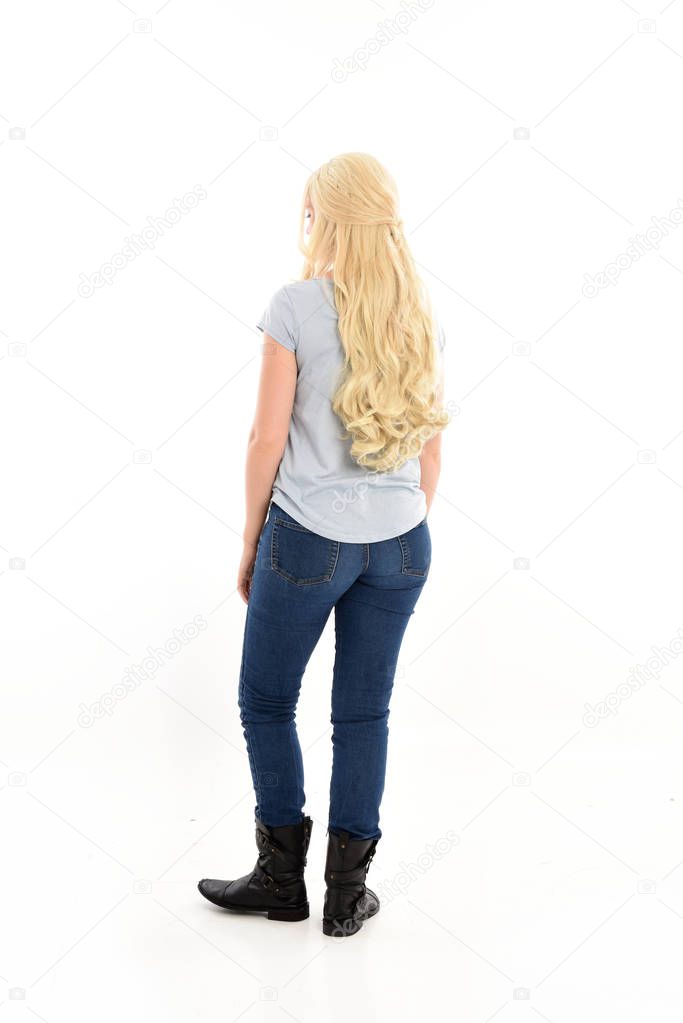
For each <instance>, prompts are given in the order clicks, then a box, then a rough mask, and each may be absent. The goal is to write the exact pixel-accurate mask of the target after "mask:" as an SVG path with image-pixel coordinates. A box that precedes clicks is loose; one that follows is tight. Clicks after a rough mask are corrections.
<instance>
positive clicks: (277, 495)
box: [272, 490, 427, 543]
mask: <svg viewBox="0 0 683 1023" xmlns="http://www.w3.org/2000/svg"><path fill="white" fill-rule="evenodd" d="M272 500H273V501H274V502H275V504H278V505H279V506H280V507H281V508H282V509H283V510H284V511H286V512H287V514H288V515H291V516H292V518H293V519H296V521H297V522H298V523H299V525H301V526H305V527H306V529H310V530H311V531H312V532H313V533H317V534H318V536H324V537H325V539H326V540H337V541H338V542H339V543H382V542H383V541H384V540H393V539H395V537H397V536H403V534H404V533H408V532H410V530H411V529H414V528H415V526H419V525H420V523H421V522H424V521H425V519H426V517H427V513H426V511H425V509H424V507H423V509H422V511H421V512H420V515H419V517H418V518H415V517H414V516H412V517H411V519H410V521H409V523H408V524H407V525H405V526H401V527H400V528H399V529H398V530H397V531H395V532H392V533H388V534H387V533H381V534H379V535H377V536H371V537H366V538H365V539H361V540H359V539H358V537H355V536H340V535H339V534H338V533H336V532H335V533H334V535H333V534H332V533H331V532H330V531H329V530H327V529H323V528H322V527H321V525H320V523H319V522H314V521H313V520H312V519H309V517H308V516H307V515H305V514H304V513H303V512H302V511H301V509H300V508H298V507H297V506H296V505H295V503H294V502H293V501H291V500H290V499H289V497H287V495H286V494H284V493H283V492H282V491H280V490H277V491H276V490H273V492H272Z"/></svg>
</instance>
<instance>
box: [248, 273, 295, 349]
mask: <svg viewBox="0 0 683 1023" xmlns="http://www.w3.org/2000/svg"><path fill="white" fill-rule="evenodd" d="M256 326H257V327H258V329H259V330H262V331H263V332H264V333H265V334H270V336H271V337H272V338H273V339H274V340H275V341H277V342H278V344H281V345H282V346H283V348H287V349H288V350H289V351H290V352H295V351H296V346H297V343H298V340H299V337H298V335H299V331H298V327H297V323H296V318H295V316H294V307H293V305H292V300H291V298H290V297H289V294H288V292H287V285H283V287H281V288H280V289H279V291H276V292H275V294H274V295H273V296H272V298H271V299H270V301H269V302H268V304H267V305H266V307H265V309H264V310H263V314H262V315H261V318H260V319H259V320H258V321H257V323H256Z"/></svg>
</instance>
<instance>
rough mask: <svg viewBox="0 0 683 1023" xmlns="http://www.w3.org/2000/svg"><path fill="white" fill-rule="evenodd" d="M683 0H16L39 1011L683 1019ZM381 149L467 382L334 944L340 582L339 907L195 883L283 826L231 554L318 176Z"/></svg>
mask: <svg viewBox="0 0 683 1023" xmlns="http://www.w3.org/2000/svg"><path fill="white" fill-rule="evenodd" d="M158 2H159V0H157V3H158ZM663 3H664V0H659V3H651V2H647V0H635V6H633V5H631V4H630V3H628V2H626V0H598V2H592V3H589V2H587V0H578V2H576V3H573V4H570V3H568V2H566V0H565V2H563V3H557V2H545V3H542V2H540V0H535V2H534V0H522V2H518V3H506V2H504V0H481V2H479V3H473V2H461V3H446V2H445V0H438V2H435V3H433V4H432V5H431V6H430V7H429V8H428V9H424V10H420V8H419V7H418V6H417V5H413V7H412V15H408V16H407V17H406V16H405V11H406V8H402V7H400V6H399V5H398V4H396V5H392V4H389V3H380V2H370V0H363V2H361V0H354V2H347V3H344V4H338V5H335V6H333V5H328V4H324V3H313V2H310V3H309V2H296V3H274V2H273V3H264V2H258V3H253V4H251V5H249V6H247V5H245V4H239V5H238V4H230V3H223V4H221V3H218V2H210V0H197V2H196V3H190V2H189V0H167V2H166V3H164V4H163V6H161V7H160V8H159V9H158V10H157V9H156V8H155V5H154V4H151V5H150V4H145V3H144V0H137V2H136V0H131V5H128V4H127V3H123V2H121V0H119V2H117V0H106V2H105V0H98V2H89V3H87V2H85V0H82V2H76V0H65V2H61V3H47V2H45V0H44V2H42V3H40V2H32V3H24V4H21V3H11V4H10V3H8V4H4V5H3V22H4V24H3V28H2V39H1V42H0V51H1V52H0V69H1V70H0V115H1V116H0V136H1V142H0V174H1V176H2V190H1V193H0V203H1V206H2V225H3V228H2V238H3V245H2V268H1V271H2V276H1V280H2V294H3V301H2V307H1V310H0V342H1V343H0V391H1V396H0V408H1V411H2V466H1V470H0V471H1V476H0V478H1V480H2V502H1V504H0V545H2V550H1V551H0V553H1V561H0V604H1V608H2V625H3V633H4V639H5V643H6V646H5V657H4V663H5V666H6V667H5V669H4V671H3V683H4V688H3V694H4V710H3V714H2V717H1V719H0V757H1V758H2V761H3V765H2V774H3V778H2V780H3V782H4V788H3V789H2V791H1V792H0V813H1V816H2V831H3V836H4V837H3V841H2V848H3V857H4V859H5V862H4V865H3V868H2V873H1V887H2V905H3V909H2V916H3V924H4V926H3V928H2V934H3V936H2V946H1V948H0V974H2V980H1V981H0V1002H4V1004H3V1005H2V1006H0V1014H1V1016H0V1019H2V1020H8V1021H9V1020H10V1019H12V1020H22V1021H23V1020H28V1021H30V1020H34V1019H35V1018H36V1017H38V1018H39V1019H42V1020H45V1021H47V1023H66V1021H73V1020H85V1019H88V1020H90V1019H93V1018H97V1019H98V1020H99V1021H101V1023H105V1021H107V1023H108V1021H114V1020H116V1021H120V1020H121V1019H122V1018H126V1019H130V1020H135V1021H138V1020H140V1021H142V1020H145V1021H146V1020H150V1019H160V1020H161V1019H163V1020H179V1021H180V1020H183V1021H186V1020H188V1019H201V1020H209V1021H214V1020H215V1021H218V1020H220V1021H222V1023H231V1021H233V1020H235V1019H237V1018H240V1019H245V1020H248V1021H251V1020H254V1021H256V1020H269V1021H270V1020H281V1019H285V1018H289V1019H295V1020H299V1021H301V1023H312V1021H313V1020H317V1019H320V1018H333V1019H339V1020H342V1019H343V1020H347V1019H349V1018H354V1019H360V1020H369V1019H370V1018H373V1014H374V1015H377V1014H381V1015H382V1018H384V1017H386V1018H394V1019H395V1018H397V1017H398V1018H403V1017H405V1018H406V1019H413V1018H415V1017H416V1016H417V1015H418V1014H419V1015H420V1016H422V1017H423V1018H424V1017H425V1016H426V1015H427V1014H433V1013H437V1012H438V1013H439V1014H442V1013H443V1014H447V1016H448V1018H457V1019H464V1020H467V1021H468V1023H485V1021H487V1020H490V1019H493V1018H495V1019H496V1020H497V1021H500V1023H513V1021H517V1020H519V1021H527V1020H528V1021H537V1020H538V1019H544V1020H549V1021H550V1023H569V1021H574V1020H576V1019H577V1018H579V1017H580V1018H586V1019H591V1020H596V1021H603V1020H605V1019H619V1020H620V1021H631V1020H633V1021H636V1020H638V1021H640V1020H643V1019H656V1020H657V1021H658V1023H668V1021H671V1020H674V1019H678V1018H679V1009H678V1005H679V1004H680V997H681V994H682V992H681V984H680V962H681V952H682V951H683V868H681V866H680V864H681V861H682V860H683V830H682V829H681V795H682V793H681V753H680V749H681V725H682V723H683V677H682V671H681V668H682V666H683V659H682V658H680V656H678V654H679V646H680V636H681V633H680V630H681V628H682V627H683V608H682V607H681V596H680V595H681V575H682V570H683V548H682V545H681V521H682V514H683V407H682V405H681V400H680V395H681V369H682V368H683V367H682V359H681V355H680V346H681V325H680V306H681V303H680V296H681V283H682V278H681V274H682V273H683V227H681V228H679V229H677V227H676V224H675V222H674V221H673V220H672V221H671V222H670V226H669V227H668V228H667V227H666V225H665V229H664V230H662V229H661V225H660V237H659V241H658V242H657V241H656V234H653V233H650V235H649V238H650V239H651V240H652V241H653V244H652V245H651V246H650V247H649V248H647V247H645V245H644V244H642V243H641V245H642V251H641V252H640V253H638V251H637V250H635V251H636V255H637V256H638V258H632V257H629V255H628V247H629V244H630V242H629V239H632V238H635V237H636V236H637V235H640V236H641V237H642V236H644V235H645V232H646V231H647V230H648V229H649V228H652V226H653V222H652V218H653V217H654V218H664V217H667V216H668V215H669V214H670V213H671V211H674V210H676V209H677V208H678V204H679V201H680V202H681V204H682V205H683V180H682V179H681V159H682V157H683V146H682V144H681V133H680V105H681V103H680V100H681V95H682V91H683V3H682V2H680V0H671V2H669V3H668V4H667V5H666V7H664V6H663ZM636 7H637V8H638V9H637V10H636ZM133 8H134V9H133ZM401 11H403V15H402V17H400V18H399V17H397V16H398V15H399V12H401ZM145 19H147V21H145ZM382 22H385V23H388V28H387V24H385V29H384V32H385V33H386V35H385V36H384V37H383V36H382V35H381V29H380V27H379V26H380V23H382ZM390 35H393V36H394V38H393V39H391V38H387V37H388V36H390ZM361 65H362V67H361ZM340 67H341V68H342V69H343V68H344V67H345V68H346V71H345V72H343V73H342V74H340V75H336V76H335V75H334V74H333V72H334V70H335V68H337V69H339V68H340ZM338 79H341V80H338ZM520 129H522V130H520ZM523 129H526V130H523ZM347 150H365V151H369V152H371V153H373V154H374V155H376V156H377V157H378V158H379V159H380V160H382V161H383V162H384V163H385V164H386V165H387V166H388V167H389V169H390V170H391V171H392V173H393V174H394V175H395V177H396V179H397V182H398V185H399V189H400V192H401V197H402V208H401V212H402V215H403V218H404V220H405V224H406V230H407V232H408V237H409V240H410V244H411V246H412V249H413V252H414V255H415V259H416V260H417V262H418V264H419V269H420V273H421V275H422V276H423V279H424V280H425V282H426V284H427V286H428V287H429V289H430V293H431V295H432V298H433V301H434V304H435V307H436V308H437V309H438V310H439V313H440V315H441V317H442V319H443V321H444V324H445V327H446V330H447V334H448V342H447V349H446V357H447V399H448V401H449V402H451V407H452V408H453V411H454V415H453V421H452V424H451V425H450V427H449V428H448V430H447V432H446V434H445V437H444V466H443V476H442V479H441V482H440V485H439V496H438V499H437V500H436V501H435V503H434V506H433V509H432V512H431V514H430V527H431V531H432V538H433V545H434V561H433V567H432V571H431V575H430V580H429V583H428V586H427V588H426V590H425V592H424V595H423V597H422V598H421V601H420V604H419V605H418V608H417V611H416V613H415V615H414V616H413V619H412V620H411V623H410V627H409V630H408V633H407V636H406V640H405V644H404V648H403V651H402V656H401V665H400V669H399V677H398V679H397V682H396V690H395V695H394V699H393V704H392V715H391V749H390V769H389V776H388V784H387V791H386V797H385V801H384V804H383V812H382V828H383V832H384V838H383V839H382V842H381V843H380V846H379V848H378V852H377V856H376V858H375V861H374V863H373V865H372V870H371V880H370V883H371V885H372V887H373V888H375V890H376V891H378V893H379V894H380V897H381V898H382V901H383V907H382V912H381V913H380V916H379V917H378V918H377V919H376V920H374V921H373V922H372V923H371V924H369V925H368V926H367V927H366V928H364V930H363V931H362V932H361V933H360V934H359V935H357V936H356V937H354V938H353V940H351V941H343V942H339V941H337V942H335V941H333V940H332V939H327V938H324V937H323V935H322V933H321V930H320V915H321V909H322V896H323V881H322V871H323V860H324V844H325V826H326V817H327V791H328V773H329V765H330V741H329V690H330V676H331V664H332V654H333V634H332V622H331V621H330V623H329V626H328V629H327V630H326V632H325V635H324V637H323V640H322V641H321V643H320V645H319V647H318V649H317V650H316V653H315V655H314V657H313V659H312V662H311V664H310V668H309V670H308V672H307V674H306V677H305V681H304V690H303V697H302V702H301V707H300V715H299V720H300V733H301V739H302V744H303V746H304V748H305V751H306V753H305V757H306V766H307V788H308V796H309V802H308V806H307V809H308V811H309V812H310V813H311V815H312V816H313V817H314V820H315V825H314V834H313V841H312V846H311V850H310V856H309V868H308V878H309V893H310V899H311V905H312V912H311V918H310V919H309V920H308V921H306V922H304V923H299V924H294V925H287V924H274V923H270V924H269V923H267V922H266V921H265V920H264V919H262V918H260V917H254V918H243V917H240V918H235V917H232V916H229V915H228V914H225V913H221V912H219V911H214V910H213V909H212V907H210V906H209V905H208V904H207V903H205V902H204V901H203V900H202V899H201V898H200V896H199V895H198V893H197V891H196V887H195V886H196V882H197V880H198V879H199V878H201V877H204V876H223V877H233V876H236V875H237V874H240V873H244V872H245V871H246V870H248V869H249V868H250V867H251V866H252V864H253V861H254V858H255V849H254V844H253V794H252V792H251V787H250V777H249V771H248V764H247V759H246V755H245V752H244V749H243V740H242V734H241V729H240V726H239V720H238V714H237V709H236V686H237V676H238V669H239V660H240V653H241V638H242V628H243V623H244V615H245V606H244V604H243V603H242V602H241V601H240V599H239V598H238V596H237V595H236V593H235V588H234V583H235V574H236V568H237V558H238V555H239V552H240V537H241V532H242V528H243V496H242V479H243V465H244V449H245V443H246V438H247V433H248V430H249V426H250V424H251V417H252V410H253V404H254V394H255V386H256V382H257V376H258V370H259V359H260V334H259V332H258V331H257V330H256V327H255V323H256V320H257V319H258V317H259V316H260V314H261V312H262V309H263V307H264V305H265V303H266V301H267V299H268V298H269V297H270V295H271V294H272V292H273V291H274V290H276V289H277V288H278V287H279V286H280V285H281V284H282V283H284V282H285V281H287V280H289V279H291V278H292V277H295V276H296V275H297V273H298V272H299V269H300V265H301V259H300V256H299V254H298V253H297V250H296V237H295V236H296V228H297V219H298V213H299V203H300V200H301V194H302V189H303V185H304V182H305V179H306V177H307V175H308V174H309V172H310V171H311V170H313V169H314V168H315V167H317V166H318V165H319V164H320V163H322V162H324V161H325V160H326V159H328V158H329V157H330V156H332V155H334V154H335V153H338V152H344V151H347ZM195 186H201V187H202V188H204V189H205V190H206V198H205V199H203V200H202V201H201V202H199V203H198V204H197V205H196V208H195V209H193V210H192V211H191V212H188V213H187V214H185V215H183V216H182V217H181V218H180V219H179V222H178V223H176V224H174V225H173V226H171V227H169V228H168V229H166V230H164V231H163V232H160V233H159V235H158V237H157V240H156V244H155V247H154V248H153V249H152V248H149V249H148V250H146V251H142V252H140V254H139V255H138V256H137V257H136V258H135V259H134V260H132V261H131V262H129V263H128V264H127V265H125V266H123V267H122V268H121V269H120V270H118V271H117V272H116V273H115V274H114V275H113V276H110V283H109V284H107V285H106V286H103V287H101V288H97V289H94V291H93V294H91V295H90V296H89V297H83V296H82V294H79V291H78V288H79V283H81V284H82V282H83V280H84V277H85V278H86V279H89V278H91V275H92V274H94V273H96V272H97V271H99V270H100V268H102V267H103V266H105V265H106V264H108V263H109V262H110V261H111V259H112V257H113V256H114V255H115V254H116V253H119V252H120V251H121V250H122V248H123V247H124V245H125V240H126V238H127V237H128V236H130V235H134V234H139V233H140V232H141V231H142V230H143V229H144V228H145V227H149V221H148V218H150V217H151V218H155V217H163V216H164V214H165V213H166V211H167V210H169V209H170V208H172V206H173V202H174V199H177V198H180V197H182V196H184V195H186V194H187V193H188V192H190V191H191V190H192V189H193V188H195ZM674 215H676V214H674ZM632 251H633V250H632ZM617 261H619V263H620V266H619V271H618V273H616V274H615V272H614V271H613V270H610V271H609V272H610V274H611V280H612V283H610V284H609V285H608V286H607V287H604V288H595V293H591V291H590V289H586V288H585V287H584V285H585V283H586V277H585V275H590V277H591V278H593V277H594V275H596V274H599V273H601V272H604V270H605V268H606V267H609V265H610V264H612V265H614V264H616V263H617ZM82 290H83V289H82ZM136 452H143V454H142V455H140V454H136ZM145 453H146V454H145ZM520 559H522V560H520ZM524 559H527V560H524ZM198 615H199V616H202V617H203V620H204V621H205V623H206V627H205V628H203V629H202V630H201V631H200V632H199V633H198V634H197V635H196V636H195V638H193V639H190V640H188V641H186V642H183V643H182V644H181V645H180V648H179V649H178V650H177V651H176V652H175V654H173V656H170V657H168V656H167V657H166V658H165V659H164V658H163V657H162V660H163V665H162V667H160V668H158V669H157V670H156V672H148V677H147V678H146V679H143V680H142V681H140V682H139V684H137V685H136V686H134V687H133V689H132V691H130V692H128V695H126V696H125V698H119V697H118V696H116V695H114V696H112V693H114V694H116V693H119V694H120V692H121V680H122V679H123V677H124V675H125V674H126V672H127V671H128V670H129V669H131V667H132V666H139V665H141V664H143V662H144V659H145V657H147V656H150V655H149V652H148V648H150V647H151V648H154V649H157V650H158V649H159V648H163V647H164V646H166V645H167V644H169V642H170V641H171V640H172V638H173V636H174V630H176V629H184V628H185V627H186V626H187V624H188V623H190V622H192V620H193V619H194V618H195V616H198ZM672 644H673V645H672ZM171 646H172V644H171ZM653 647H654V648H658V650H659V652H658V653H656V654H655V653H653ZM665 648H668V653H667V650H666V649H665ZM649 658H650V659H652V660H651V661H650V672H649V674H647V675H646V674H645V673H644V672H643V671H642V669H641V670H640V675H639V676H635V675H633V669H634V668H635V667H636V666H637V665H644V664H646V662H648V659H649ZM129 677H130V676H129ZM636 678H639V679H640V681H638V682H636V683H634V682H633V680H634V679H636ZM629 679H631V681H630V682H629ZM618 687H621V689H618ZM619 694H621V695H619ZM97 701H100V704H104V705H106V706H107V708H108V713H107V714H106V715H105V716H104V717H102V718H100V719H96V720H92V721H90V723H88V719H87V716H86V717H85V718H84V716H83V713H82V709H83V706H85V707H92V706H93V705H95V704H96V703H97ZM601 702H604V706H603V709H602V713H603V715H604V716H600V712H599V711H598V710H595V711H594V714H593V716H592V717H591V716H590V715H588V716H586V715H587V709H586V705H587V704H589V705H590V706H591V707H592V708H597V707H599V705H600V704H601ZM605 708H609V713H607V714H605ZM444 850H445V851H444Z"/></svg>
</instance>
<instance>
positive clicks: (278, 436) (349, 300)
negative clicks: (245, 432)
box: [199, 153, 448, 937]
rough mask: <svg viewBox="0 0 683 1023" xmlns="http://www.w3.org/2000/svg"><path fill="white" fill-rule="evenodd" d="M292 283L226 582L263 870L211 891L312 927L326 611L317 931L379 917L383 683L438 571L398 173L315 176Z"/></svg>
mask: <svg viewBox="0 0 683 1023" xmlns="http://www.w3.org/2000/svg"><path fill="white" fill-rule="evenodd" d="M299 248H300V249H301V251H302V252H303V254H304V256H305V262H304V268H303V274H302V279H301V280H299V281H296V282H293V283H290V284H286V285H284V286H283V287H281V288H280V289H279V290H278V291H276V292H275V294H274V295H273V297H272V298H271V300H270V302H269V303H268V305H267V307H266V309H265V311H264V314H263V316H262V318H261V320H260V321H259V323H258V327H259V329H260V330H262V331H263V358H262V365H261V377H260V383H259V391H258V399H257V407H256V414H255V419H254V424H253V427H252V429H251V434H250V438H249V446H248V452H247V467H246V526H245V530H244V552H243V554H242V560H241V563H240V567H239V578H238V589H239V592H240V594H241V596H242V598H243V600H244V601H245V602H246V603H247V614H246V623H245V631H244V644H243V651H242V664H241V669H240V679H239V698H238V699H239V709H240V717H241V723H242V726H243V729H244V736H245V739H246V745H247V751H248V755H249V764H250V768H251V773H252V778H253V783H254V791H255V796H256V807H255V816H256V843H257V847H258V853H259V855H258V860H257V862H256V865H255V867H254V869H253V871H252V872H251V873H249V874H246V875H245V876H244V877H241V878H239V879H238V880H236V881H222V880H221V881H218V880H211V879H204V880H203V881H200V883H199V890H200V892H201V893H202V895H204V896H205V898H207V899H209V901H210V902H213V903H214V904H216V905H218V906H222V907H224V908H226V909H231V910H238V911H242V912H260V913H266V914H267V916H268V919H269V920H304V919H305V918H306V917H308V915H309V903H308V898H307V894H306V886H305V882H304V867H305V865H306V857H307V852H308V845H309V840H310V836H311V827H312V821H311V819H310V817H306V816H304V812H303V808H304V800H305V796H304V771H303V762H302V756H301V748H300V746H299V741H298V739H297V732H296V725H295V712H296V705H297V700H298V696H299V690H300V686H301V680H302V676H303V674H304V671H305V669H306V665H307V663H308V660H309V658H310V656H311V653H312V652H313V649H314V648H315V646H316V644H317V642H318V639H319V638H320V635H321V633H322V631H323V628H324V626H325V623H326V622H327V620H328V617H329V615H330V613H331V612H332V611H334V619H335V635H336V655H335V663H334V674H333V683H332V718H331V720H332V725H333V734H332V746H333V767H332V778H331V785H330V808H329V820H328V831H327V837H328V849H327V862H326V865H325V881H326V885H327V890H326V894H325V903H324V911H323V931H324V933H325V934H328V935H333V936H339V937H342V936H346V935H350V934H354V933H356V932H357V931H358V930H359V929H360V928H361V926H362V924H363V922H364V921H365V920H367V919H368V918H370V917H372V916H374V915H375V914H376V913H377V911H378V909H379V900H378V898H377V896H376V895H375V894H374V893H373V892H372V891H371V890H370V889H369V888H367V887H366V884H365V878H366V875H367V871H368V867H369V865H370V861H371V859H372V857H373V855H374V853H375V848H376V846H377V842H378V840H379V839H380V837H381V835H382V832H381V829H380V827H379V809H380V802H381V799H382V793H383V790H384V780H385V768H386V753H387V738H388V728H387V719H388V715H389V701H390V697H391V691H392V685H393V680H394V674H395V671H396V664H397V660H398V656H399V650H400V647H401V642H402V640H403V635H404V632H405V629H406V626H407V624H408V620H409V618H410V616H411V614H412V613H413V610H414V608H415V605H416V603H417V600H418V598H419V596H420V593H421V592H422V588H423V586H424V585H425V581H426V579H427V575H428V572H429V567H430V561H431V540H430V533H429V527H428V525H427V513H428V511H429V508H430V505H431V502H432V500H433V497H434V493H435V488H436V485H437V481H438V478H439V471H440V446H441V431H442V430H443V428H444V426H445V425H446V424H447V422H448V416H447V414H446V412H445V411H444V409H443V407H442V401H443V397H442V395H443V368H442V358H441V352H442V350H443V347H444V334H443V331H442V329H441V328H440V326H439V325H438V324H437V323H436V321H435V320H434V319H433V316H432V313H431V308H430V303H429V300H428V298H427V296H426V294H425V293H424V289H423V286H422V284H421V282H420V280H419V279H418V277H417V274H416V271H415V266H414V263H413V259H412V256H411V254H410V250H409V248H408V244H407V241H406V238H405V235H404V232H403V224H402V221H401V219H400V217H399V212H398V195H397V191H396V186H395V183H394V180H393V179H392V177H391V176H390V175H389V174H388V172H387V171H386V170H385V169H384V167H383V166H382V165H381V164H380V163H378V161H377V160H375V159H374V158H373V157H371V156H369V155H367V154H365V153H346V154H343V155H341V156H337V157H335V158H334V159H332V160H330V161H329V162H328V163H326V164H324V165H323V166H322V167H320V168H319V169H318V170H317V171H315V173H313V174H312V175H311V176H310V178H309V179H308V181H307V183H306V187H305V191H304V199H303V206H302V214H301V231H300V238H299Z"/></svg>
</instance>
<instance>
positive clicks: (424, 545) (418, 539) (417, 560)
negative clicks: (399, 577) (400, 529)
mask: <svg viewBox="0 0 683 1023" xmlns="http://www.w3.org/2000/svg"><path fill="white" fill-rule="evenodd" d="M398 542H399V544H400V545H401V571H402V572H403V574H404V575H420V576H426V575H427V573H428V572H429V566H430V565H431V562H432V539H431V536H430V534H429V526H428V525H427V520H426V519H423V520H422V522H420V524H419V525H417V526H414V527H413V529H411V530H409V531H408V532H407V533H402V534H401V536H399V537H398Z"/></svg>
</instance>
